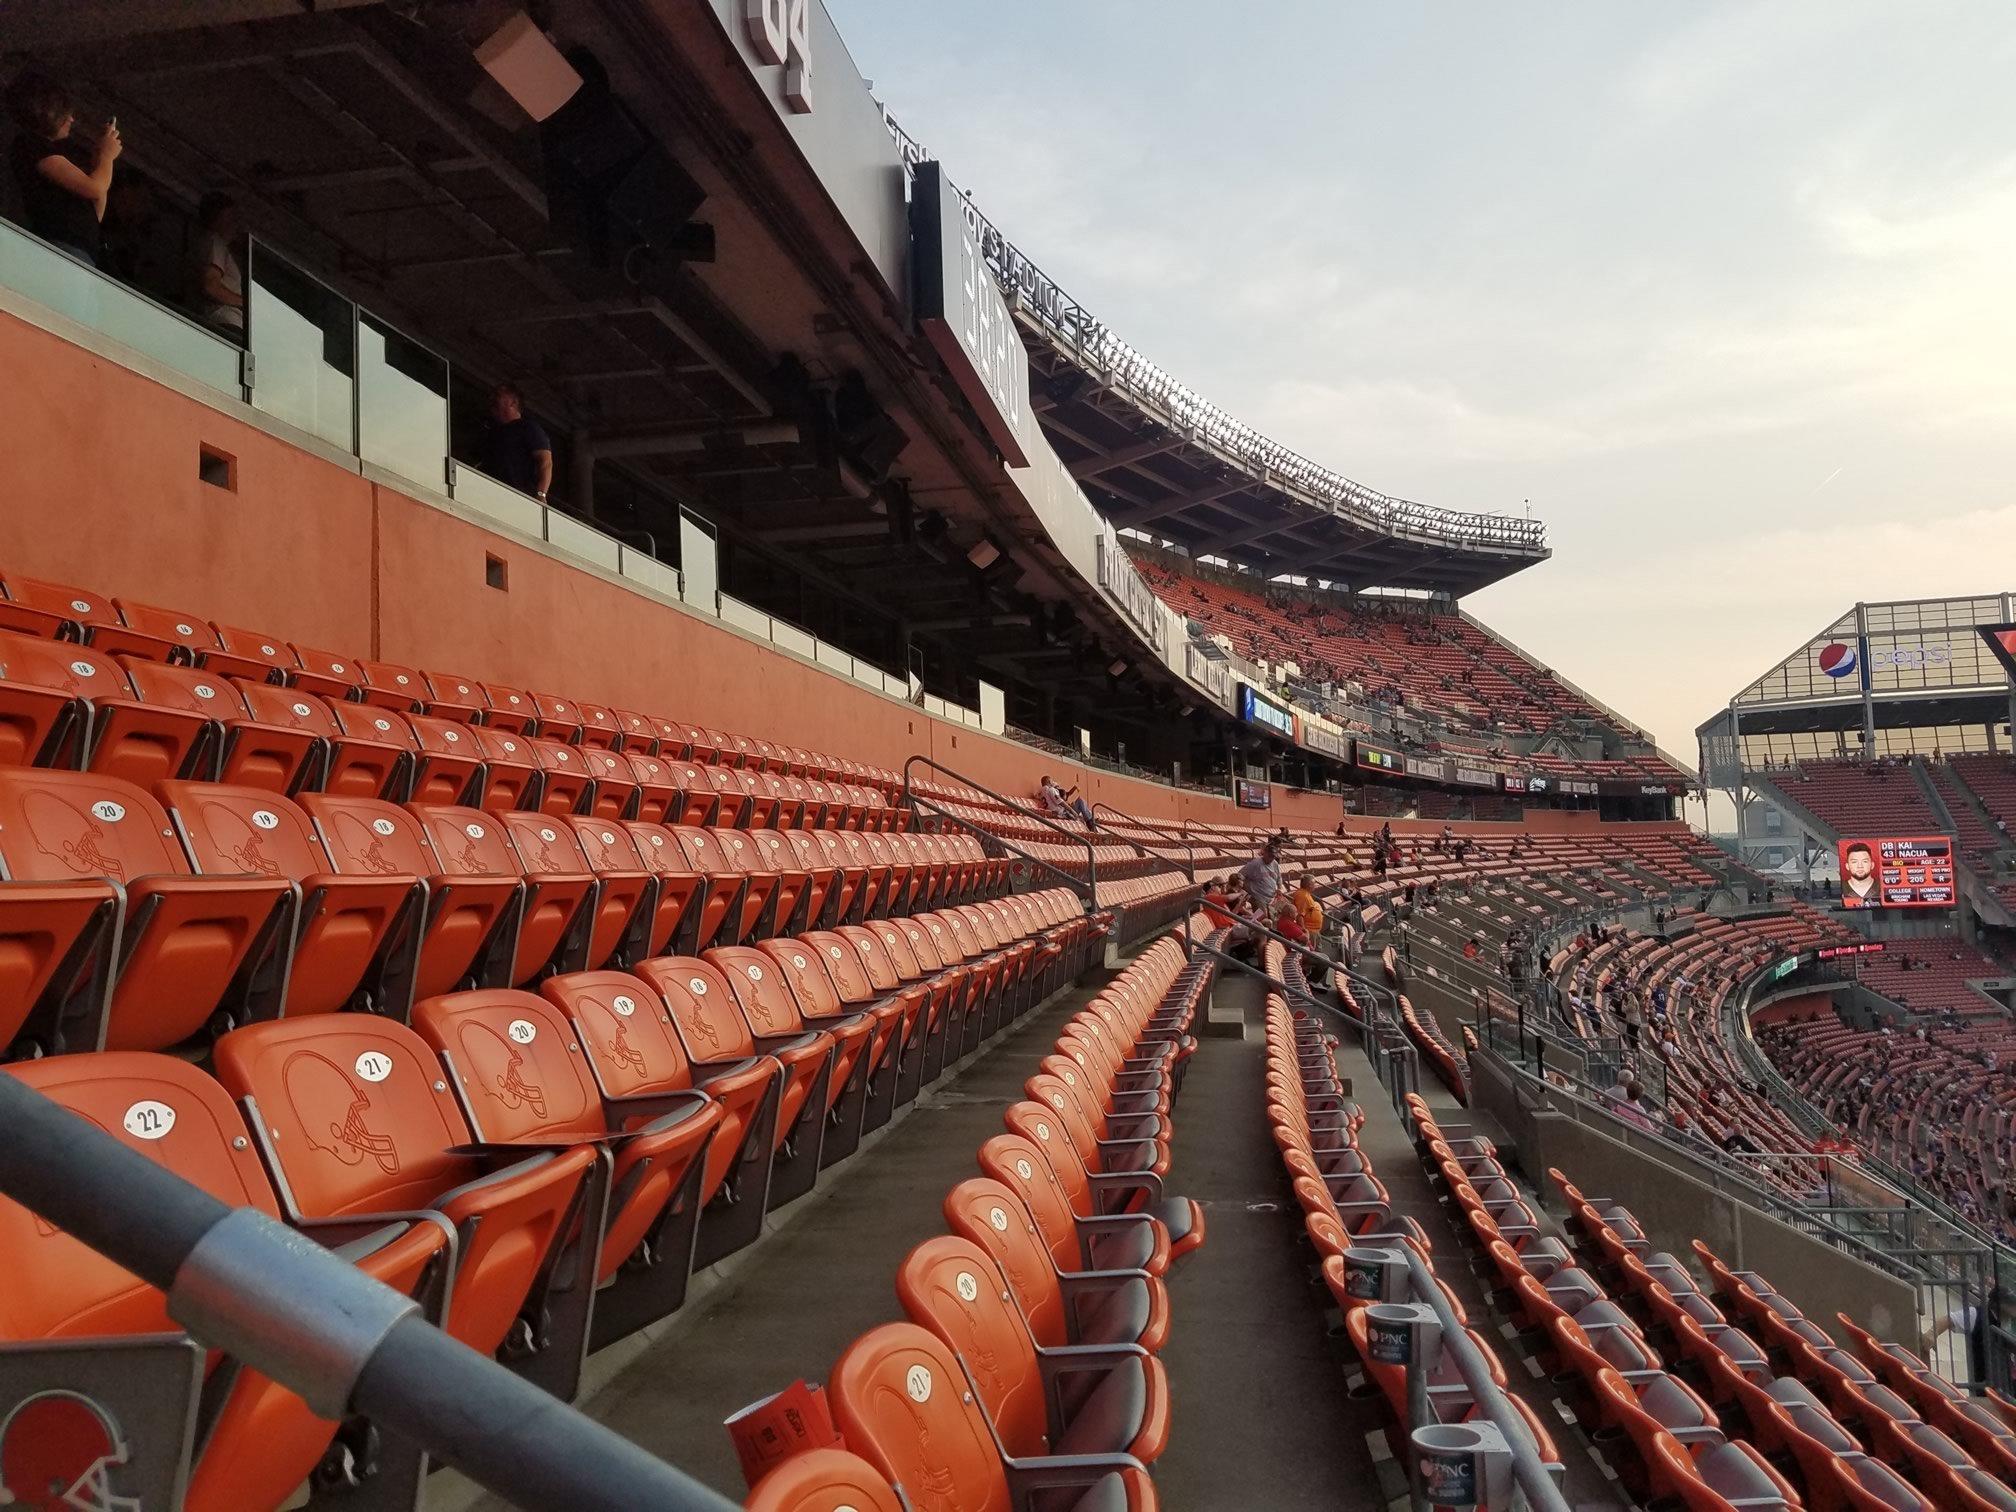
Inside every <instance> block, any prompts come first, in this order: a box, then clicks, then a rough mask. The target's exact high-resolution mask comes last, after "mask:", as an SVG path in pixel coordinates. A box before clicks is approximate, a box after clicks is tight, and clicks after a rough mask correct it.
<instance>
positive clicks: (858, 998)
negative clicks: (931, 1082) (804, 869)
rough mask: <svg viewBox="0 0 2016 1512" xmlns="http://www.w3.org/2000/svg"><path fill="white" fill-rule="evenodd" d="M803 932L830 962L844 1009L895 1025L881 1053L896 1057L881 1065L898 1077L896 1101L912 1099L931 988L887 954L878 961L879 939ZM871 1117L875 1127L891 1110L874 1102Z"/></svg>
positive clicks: (823, 960) (832, 932)
mask: <svg viewBox="0 0 2016 1512" xmlns="http://www.w3.org/2000/svg"><path fill="white" fill-rule="evenodd" d="M800 938H801V939H802V940H803V942H804V943H805V945H806V947H807V948H808V949H810V950H811V951H813V952H814V953H815V954H816V955H817V956H818V957H819V959H820V962H821V964H822V965H823V966H824V967H825V970H826V975H827V977H828V979H829V980H830V981H831V983H832V985H833V991H834V993H835V995H836V998H837V1000H838V1002H839V1004H840V1006H841V1008H842V1009H843V1010H845V1011H848V1012H855V1013H874V1014H876V1015H877V1016H878V1017H880V1018H882V1019H883V1020H884V1021H885V1023H888V1024H889V1025H890V1027H891V1035H892V1037H891V1040H890V1043H889V1044H888V1046H887V1047H886V1048H885V1050H884V1051H883V1052H882V1053H884V1054H887V1055H893V1056H894V1057H895V1061H894V1069H893V1072H892V1071H891V1067H890V1065H889V1064H888V1063H887V1062H884V1063H883V1064H882V1069H883V1071H884V1073H885V1074H893V1075H894V1076H895V1077H896V1080H897V1086H896V1092H895V1102H896V1103H899V1104H900V1103H903V1102H908V1101H910V1100H911V1099H912V1098H913V1097H914V1096H915V1095H916V1091H915V1088H916V1086H917V1085H919V1084H920V1083H919V1077H918V1069H919V1068H918V1067H917V1065H916V1062H915V1060H914V1056H915V1053H916V1051H918V1050H920V1049H922V1048H923V1042H921V1041H920V1039H919V1035H920V1034H922V1033H923V1032H924V1030H923V1027H922V1026H923V1024H924V1022H925V1018H924V1016H925V1014H926V1012H927V1011H928V1010H929V1008H930V1003H931V996H932V989H931V988H930V987H929V986H926V985H925V984H923V983H921V982H918V983H914V984H906V983H904V982H903V981H902V980H901V979H900V978H899V977H897V976H896V973H895V970H894V966H893V963H891V962H889V961H888V960H887V958H886V957H884V958H883V959H881V960H879V961H878V959H877V956H876V952H877V949H878V948H879V944H880V942H879V941H874V940H872V939H871V940H869V941H867V942H864V941H863V940H861V939H860V938H859V937H858V936H856V935H851V934H843V933H841V932H839V931H836V930H827V929H814V930H808V931H807V932H806V933H805V934H804V935H802V936H800ZM869 1118H870V1120H871V1126H872V1127H875V1128H880V1127H881V1125H882V1123H884V1122H886V1121H887V1119H888V1112H887V1111H886V1110H885V1109H883V1108H874V1107H871V1108H870V1110H869Z"/></svg>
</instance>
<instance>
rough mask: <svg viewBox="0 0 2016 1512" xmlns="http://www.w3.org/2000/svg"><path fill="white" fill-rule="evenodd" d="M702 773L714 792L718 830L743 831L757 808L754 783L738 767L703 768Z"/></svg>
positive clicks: (715, 817)
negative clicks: (753, 789)
mask: <svg viewBox="0 0 2016 1512" xmlns="http://www.w3.org/2000/svg"><path fill="white" fill-rule="evenodd" d="M700 773H701V775H702V776H704V777H705V778H706V779H707V784H708V786H709V787H711V788H712V789H713V790H714V819H713V823H714V825H715V826H716V827H717V828H722V829H742V828H744V827H745V826H747V825H748V823H749V816H750V813H751V812H752V811H753V810H754V808H755V806H756V795H755V793H754V792H752V791H751V789H752V788H753V787H754V785H755V784H754V782H753V781H752V780H751V779H750V778H749V777H748V775H747V774H746V773H744V772H743V771H741V770H740V769H739V768H737V767H727V766H703V767H701V768H700Z"/></svg>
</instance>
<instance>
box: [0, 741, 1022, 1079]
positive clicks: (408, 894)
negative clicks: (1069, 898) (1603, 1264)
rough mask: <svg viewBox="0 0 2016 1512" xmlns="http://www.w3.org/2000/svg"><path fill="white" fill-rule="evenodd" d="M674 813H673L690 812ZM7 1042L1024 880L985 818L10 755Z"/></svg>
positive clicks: (369, 990) (622, 961)
mask: <svg viewBox="0 0 2016 1512" xmlns="http://www.w3.org/2000/svg"><path fill="white" fill-rule="evenodd" d="M668 817H669V816H668ZM0 864H4V866H5V875H6V877H7V879H8V880H7V882H6V883H5V884H4V885H0V1046H6V1045H9V1044H13V1045H14V1054H15V1056H17V1057H18V1056H19V1055H21V1054H24V1053H37V1052H40V1053H52V1052H60V1051H65V1050H70V1051H75V1050H92V1049H101V1048H106V1049H127V1050H141V1049H146V1050H153V1049H166V1048H168V1047H169V1046H171V1045H176V1044H180V1043H182V1042H184V1041H187V1040H190V1039H191V1038H193V1037H195V1036H198V1035H199V1034H201V1033H202V1032H204V1030H205V1029H206V1027H208V1028H210V1029H212V1030H213V1031H218V1030H221V1029H223V1028H225V1027H228V1025H229V1024H230V1023H245V1022H249V1021H251V1020H254V1019H258V1018H267V1017H275V1016H278V1015H280V1014H282V1013H286V1014H290V1015H292V1014H303V1013H319V1012H327V1011H332V1010H336V1009H340V1008H344V1007H347V1006H357V1007H367V1008H371V1009H373V1010H375V1011H377V1012H381V1013H386V1014H389V1015H391V1016H392V1017H394V1018H403V1017H404V1016H405V1014H406V1011H407V1009H408V1008H409V1007H410V1005H411V1004H412V1002H413V1001H414V1000H415V998H416V997H427V996H431V995H433V994H436V993H440V992H445V991H448V990H450V989H452V988H454V987H457V986H463V985H468V986H482V987H509V986H524V985H527V984H529V983H531V982H533V981H535V980H536V979H537V978H538V977H540V976H541V975H544V974H547V973H549V972H552V971H571V970H582V969H587V968H592V967H600V966H605V965H611V964H616V965H627V964H630V963H632V962H635V961H639V960H643V959H645V958H647V957H650V956H654V955H662V954H664V953H665V952H666V951H667V950H668V949H674V950H681V951H685V952H689V953H690V952H693V951H698V950H702V949H705V948H707V947H709V946H711V945H715V944H741V943H745V942H747V941H749V940H753V939H759V938H764V937H767V936H771V935H777V934H785V933H792V932H796V931H799V930H803V929H808V928H830V927H833V926H835V925H838V924H841V923H857V924H858V923H862V922H865V921H867V920H869V919H875V918H883V917H889V916H892V915H895V916H901V915H903V914H907V913H909V912H912V911H914V910H916V909H920V908H932V907H938V906H941V905H948V904H955V903H963V902H969V901H972V900H974V899H977V898H980V897H984V896H989V895H991V894H992V893H994V892H997V891H999V890H1000V888H1001V887H1002V886H1003V884H1004V883H1005V882H1006V880H1007V863H1006V861H1005V860H1002V859H999V858H989V857H988V856H987V855H986V854H985V852H984V851H983V850H982V849H981V846H980V843H979V841H978V840H976V839H974V838H972V837H970V836H951V835H935V834H926V833H922V832H913V831H903V832H894V831H892V832H889V833H886V834H883V833H877V832H872V831H868V832H864V831H854V830H826V829H820V830H753V831H742V830H735V829H727V828H712V829H709V828H702V827H699V826H694V825H684V824H669V825H668V824H665V823H662V822H658V821H656V820H644V819H628V820H624V819H613V818H606V817H601V816H594V815H580V814H577V815H573V816H571V817H568V818H561V817H557V816H554V815H548V814H540V813H532V812H526V811H516V810H514V811H511V812H507V813H503V814H497V813H492V812H488V811H483V810H478V809H473V808H468V807H461V806H456V805H451V804H433V803H412V804H407V805H404V806H401V805H397V804H393V803H390V802H387V801H385V800H383V799H379V798H370V797H355V796H349V795H338V794H331V793H306V794H302V795H301V797H300V799H299V801H298V802H295V801H291V800H289V799H287V798H284V797H281V796H279V795H278V794H275V793H272V792H270V791H266V790H263V789H257V788H248V787H238V786H228V785H220V784H211V783H192V782H179V781H167V782H163V783H160V784H158V785H157V787H156V789H155V791H154V792H151V793H150V792H148V791H145V790H143V789H141V788H139V787H137V786H134V785H133V784H130V783H126V782H122V781H120V780H118V779H117V778H113V777H106V776H100V775H98V774H96V773H93V772H70V771H57V770H46V769H42V768H32V767H12V768H9V767H0Z"/></svg>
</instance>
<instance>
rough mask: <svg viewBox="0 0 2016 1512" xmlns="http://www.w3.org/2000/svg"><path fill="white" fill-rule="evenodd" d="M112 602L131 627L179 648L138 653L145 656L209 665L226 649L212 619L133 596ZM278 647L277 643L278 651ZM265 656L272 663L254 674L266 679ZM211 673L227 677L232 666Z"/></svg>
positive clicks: (180, 662)
mask: <svg viewBox="0 0 2016 1512" xmlns="http://www.w3.org/2000/svg"><path fill="white" fill-rule="evenodd" d="M112 605H113V607H114V608H115V609H116V610H117V611H118V613H119V620H120V623H121V624H123V625H124V626H125V627H126V628H127V629H128V630H129V631H132V632H134V633H137V634H139V635H144V636H147V637H148V638H149V639H150V640H152V641H155V642H160V643H163V644H166V645H168V646H172V647H175V648H176V651H175V654H172V655H170V656H167V657H163V656H160V655H154V656H149V655H147V654H146V653H145V652H141V653H138V654H139V655H140V656H141V658H142V659H143V660H148V661H162V660H170V661H173V662H175V663H176V664H177V665H178V666H205V665H207V663H208V659H209V658H210V657H212V656H216V655H220V654H221V653H222V652H223V649H224V648H223V646H222V645H221V644H220V643H219V641H218V639H217V631H216V629H215V628H214V627H213V626H212V625H211V624H210V622H209V621H208V620H204V619H199V618H197V617H196V616H195V615H193V614H190V613H188V612H186V611H184V610H180V609H163V608H162V607H160V606H159V605H158V604H142V603H138V602H136V601H134V600H133V599H114V600H112ZM268 644H271V643H270V642H268ZM277 650H278V648H277V647H276V648H275V651H276V653H277ZM119 654H120V655H122V656H131V655H135V654H136V653H134V652H131V651H121V652H120V653H119ZM265 660H266V661H267V662H268V663H269V665H267V666H266V667H263V668H262V669H261V670H260V671H259V672H256V673H254V674H253V675H254V676H256V677H260V678H262V679H263V678H264V677H265V676H266V675H267V674H268V673H269V672H270V671H271V670H272V668H271V665H270V662H271V658H266V659H265ZM211 675H212V676H213V677H223V676H228V675H229V672H228V669H227V670H217V671H213V672H212V673H211Z"/></svg>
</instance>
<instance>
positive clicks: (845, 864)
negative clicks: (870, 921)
mask: <svg viewBox="0 0 2016 1512" xmlns="http://www.w3.org/2000/svg"><path fill="white" fill-rule="evenodd" d="M811 839H812V843H813V844H814V845H816V846H818V847H819V853H820V855H822V856H824V857H825V858H826V864H827V865H828V866H830V867H831V868H832V869H833V872H834V876H835V886H836V888H837V889H838V896H836V897H835V898H834V900H833V902H832V904H831V905H830V906H829V908H828V910H827V913H828V917H829V918H830V919H831V920H832V922H834V923H835V924H847V923H854V924H858V923H859V922H860V921H861V919H862V918H863V916H864V911H863V909H862V908H861V907H860V903H861V899H862V897H863V895H864V889H865V888H866V887H867V886H868V865H867V861H866V859H865V858H864V857H862V856H860V855H857V854H856V853H855V852H854V851H853V850H852V849H851V848H850V847H848V846H846V845H844V844H842V843H841V836H840V834H839V832H838V831H835V830H825V829H822V830H814V831H813V832H812V836H811Z"/></svg>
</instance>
